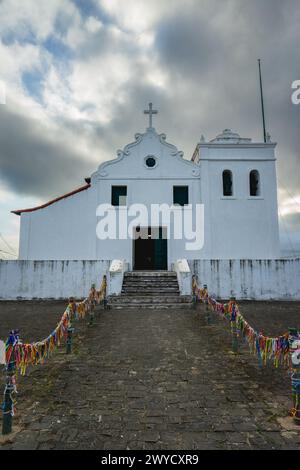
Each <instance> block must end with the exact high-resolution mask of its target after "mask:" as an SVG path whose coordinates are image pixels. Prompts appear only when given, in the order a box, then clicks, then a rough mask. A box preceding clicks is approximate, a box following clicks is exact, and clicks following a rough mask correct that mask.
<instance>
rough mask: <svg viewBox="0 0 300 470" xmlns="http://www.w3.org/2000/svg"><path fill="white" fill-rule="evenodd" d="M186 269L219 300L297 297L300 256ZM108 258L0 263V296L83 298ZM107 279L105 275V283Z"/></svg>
mask: <svg viewBox="0 0 300 470" xmlns="http://www.w3.org/2000/svg"><path fill="white" fill-rule="evenodd" d="M189 265H190V269H191V272H192V273H193V274H194V273H195V274H197V275H198V280H199V285H201V286H202V285H203V284H207V285H208V289H209V292H210V293H211V294H213V295H215V296H216V297H218V298H223V299H228V297H230V296H231V295H235V296H236V297H237V298H238V299H257V300H269V299H274V300H300V283H299V279H300V258H295V259H286V260H193V261H189ZM109 266H110V261H0V299H17V298H23V299H32V298H45V299H47V298H53V299H60V298H67V297H70V296H76V297H78V298H82V297H85V296H86V295H87V293H88V291H89V289H90V286H91V284H92V283H96V285H100V282H101V280H102V277H103V275H104V274H108V276H109ZM109 285H110V280H109V277H108V286H109Z"/></svg>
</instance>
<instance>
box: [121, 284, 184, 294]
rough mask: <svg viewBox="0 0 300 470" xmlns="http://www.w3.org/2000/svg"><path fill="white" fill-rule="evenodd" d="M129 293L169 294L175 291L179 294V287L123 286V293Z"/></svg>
mask: <svg viewBox="0 0 300 470" xmlns="http://www.w3.org/2000/svg"><path fill="white" fill-rule="evenodd" d="M123 293H124V294H128V295H139V294H140V295H141V294H143V295H151V294H154V295H155V294H168V293H172V294H173V293H174V294H179V293H180V292H179V288H178V286H174V287H161V286H160V287H148V286H147V287H144V288H143V289H137V288H136V287H125V286H123V288H122V294H123Z"/></svg>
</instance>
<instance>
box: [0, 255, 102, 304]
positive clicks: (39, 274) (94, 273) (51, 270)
mask: <svg viewBox="0 0 300 470" xmlns="http://www.w3.org/2000/svg"><path fill="white" fill-rule="evenodd" d="M109 264H110V262H109V261H22V260H19V261H0V299H8V300H9V299H17V298H23V299H33V298H45V299H47V298H52V299H61V298H66V297H71V296H74V297H76V298H83V297H86V296H87V294H88V292H89V290H90V287H91V284H93V283H95V284H96V286H97V287H98V288H99V286H100V283H101V281H102V277H103V275H104V274H107V272H108V269H109Z"/></svg>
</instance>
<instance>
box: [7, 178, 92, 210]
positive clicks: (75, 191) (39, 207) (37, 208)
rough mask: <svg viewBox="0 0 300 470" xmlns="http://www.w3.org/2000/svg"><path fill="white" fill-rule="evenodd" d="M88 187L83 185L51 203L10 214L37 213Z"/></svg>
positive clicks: (88, 186) (88, 185)
mask: <svg viewBox="0 0 300 470" xmlns="http://www.w3.org/2000/svg"><path fill="white" fill-rule="evenodd" d="M90 186H91V185H90V183H88V184H85V185H84V186H81V187H80V188H77V189H75V190H74V191H71V192H70V193H67V194H64V195H63V196H59V197H57V198H56V199H52V200H51V201H49V202H46V203H45V204H42V205H41V206H37V207H32V208H30V209H20V210H16V211H11V212H12V213H13V214H16V215H21V214H22V212H34V211H38V210H39V209H44V208H45V207H48V206H51V204H54V203H55V202H58V201H61V200H62V199H65V198H67V197H70V196H73V195H74V194H77V193H80V192H81V191H85V190H86V189H88V188H90Z"/></svg>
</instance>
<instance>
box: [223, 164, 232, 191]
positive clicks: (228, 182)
mask: <svg viewBox="0 0 300 470" xmlns="http://www.w3.org/2000/svg"><path fill="white" fill-rule="evenodd" d="M222 178H223V196H233V181H232V172H231V171H230V170H224V171H223V175H222Z"/></svg>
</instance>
